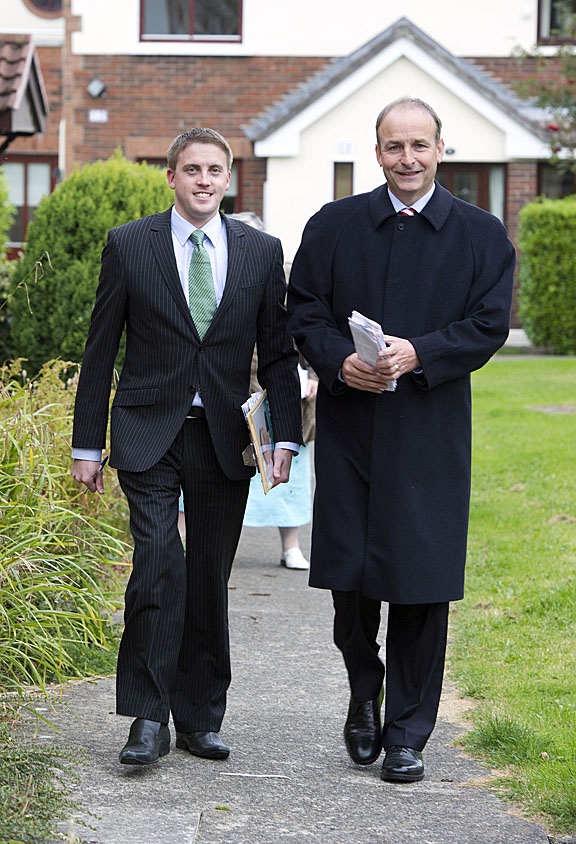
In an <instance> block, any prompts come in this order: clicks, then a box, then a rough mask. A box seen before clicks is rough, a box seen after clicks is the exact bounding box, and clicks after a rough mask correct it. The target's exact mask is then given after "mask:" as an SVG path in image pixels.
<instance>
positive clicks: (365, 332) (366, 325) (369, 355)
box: [348, 311, 396, 392]
mask: <svg viewBox="0 0 576 844" xmlns="http://www.w3.org/2000/svg"><path fill="white" fill-rule="evenodd" d="M348 325H349V326H350V331H351V332H352V339H353V340H354V345H355V347H356V354H357V355H358V357H359V358H360V359H361V360H363V361H365V362H366V363H369V364H370V365H371V366H376V364H377V362H378V352H379V351H381V350H382V349H385V348H386V346H387V345H388V344H387V343H386V340H385V339H384V333H383V331H382V326H381V325H380V323H378V322H374V320H373V319H368V317H365V316H363V315H362V314H361V313H359V312H358V311H352V316H349V317H348ZM395 389H396V381H387V382H386V390H387V391H389V392H393V391H394V390H395Z"/></svg>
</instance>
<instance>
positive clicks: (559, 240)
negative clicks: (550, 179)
mask: <svg viewBox="0 0 576 844" xmlns="http://www.w3.org/2000/svg"><path fill="white" fill-rule="evenodd" d="M518 245H519V249H520V274H519V280H520V286H519V294H518V306H519V315H520V318H521V319H522V323H523V325H524V329H525V331H526V333H527V335H528V337H529V338H530V340H531V341H532V343H533V344H534V345H535V346H540V347H545V348H549V349H550V350H551V351H553V352H555V353H556V354H561V355H573V354H576V196H569V197H566V198H565V199H556V200H552V199H537V200H536V201H535V202H531V203H530V204H529V205H525V206H524V208H523V209H522V210H521V212H520V218H519V242H518Z"/></svg>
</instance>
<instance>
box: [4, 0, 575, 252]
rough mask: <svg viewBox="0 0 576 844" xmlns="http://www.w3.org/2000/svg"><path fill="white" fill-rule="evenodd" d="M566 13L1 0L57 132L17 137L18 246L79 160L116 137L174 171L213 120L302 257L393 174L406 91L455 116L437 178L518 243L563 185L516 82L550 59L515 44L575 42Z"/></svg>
mask: <svg viewBox="0 0 576 844" xmlns="http://www.w3.org/2000/svg"><path fill="white" fill-rule="evenodd" d="M404 5H406V8H407V9H408V13H407V15H404V14H403V13H402V12H403V7H404ZM571 5H572V6H573V7H576V3H572V4H571ZM565 7H566V4H565V3H564V2H562V3H561V2H559V0H509V2H507V3H505V4H503V3H502V2H500V0H485V2H484V3H483V4H464V3H461V2H457V0H448V2H447V3H445V4H444V5H443V6H442V8H441V9H438V7H435V6H433V5H431V4H430V3H426V2H423V1H422V0H413V2H411V3H410V4H402V3H400V4H384V3H379V2H377V0H356V2H355V3H354V4H353V15H351V12H350V4H349V3H345V2H344V0H332V2H330V3H328V2H327V0H291V2H290V4H289V5H288V6H287V5H286V4H284V3H282V4H281V3H280V2H279V0H121V2H118V0H98V2H97V3H96V2H94V0H3V3H2V10H1V11H0V31H1V32H2V33H4V35H5V36H7V35H10V34H14V35H22V34H29V35H31V36H32V38H33V41H34V43H35V45H36V50H37V55H38V58H39V61H40V66H41V69H42V74H43V79H44V86H45V90H46V93H47V98H48V102H49V105H50V113H49V114H48V118H47V124H46V130H45V132H44V133H43V134H41V135H36V136H34V137H30V138H19V139H16V140H15V141H14V142H13V143H12V144H11V145H10V147H9V148H8V150H7V151H6V153H5V155H4V161H3V162H2V163H3V164H4V169H5V172H6V173H7V175H8V178H9V182H10V186H11V191H12V198H13V200H14V201H15V202H16V204H18V205H19V206H20V205H21V206H23V213H22V214H20V215H19V219H20V220H21V221H24V222H22V223H21V224H20V229H19V230H16V229H15V230H14V231H13V233H12V243H13V244H14V245H17V244H19V243H21V241H22V240H23V239H24V237H25V221H27V220H29V219H30V218H31V216H32V214H33V212H34V207H35V205H37V203H38V201H39V198H40V197H41V196H42V195H43V193H46V192H48V191H49V190H51V189H53V187H54V185H55V184H56V183H57V181H58V180H59V179H61V178H63V177H64V176H65V175H66V174H67V173H69V172H70V171H71V170H72V169H73V168H74V167H75V166H81V165H82V164H85V163H87V162H90V161H94V160H96V159H99V158H107V157H109V156H110V155H111V154H112V153H113V152H114V150H115V149H116V148H117V147H121V148H122V149H123V151H124V154H125V155H126V156H127V157H128V158H131V159H134V160H147V161H149V162H150V163H156V164H159V165H163V164H164V162H165V155H166V149H167V147H168V145H169V143H170V141H171V140H172V139H173V138H174V137H175V136H176V135H177V134H179V133H180V132H182V131H184V130H186V129H187V128H189V127H190V126H194V125H196V126H198V125H205V126H212V127H213V128H216V129H218V130H219V131H220V132H221V133H222V134H223V135H225V136H226V138H227V139H228V140H229V141H230V143H231V146H232V149H233V151H234V156H235V166H234V174H233V181H232V186H231V191H230V193H229V196H228V197H227V199H226V202H227V206H226V208H227V210H234V211H239V210H245V211H253V212H255V213H257V214H258V215H259V216H261V217H263V219H264V222H265V226H266V228H267V229H268V230H269V231H270V232H272V233H274V234H276V235H278V236H279V237H281V239H282V241H283V244H284V248H285V252H286V257H287V259H288V260H290V259H291V258H292V257H293V255H294V252H295V250H296V249H297V246H298V243H299V239H300V235H301V231H302V228H303V226H304V224H305V222H306V220H307V219H308V217H309V216H310V215H311V214H312V213H314V211H316V210H317V209H318V208H319V207H320V206H321V205H323V204H324V203H325V202H328V201H330V200H332V199H334V198H338V197H339V196H343V195H346V194H347V193H358V192H362V191H366V190H371V189H372V188H373V187H374V186H376V185H377V184H379V183H380V182H381V180H382V174H381V172H380V170H379V169H378V166H377V163H376V159H375V155H374V142H375V136H374V121H375V117H376V115H377V113H378V112H379V110H380V109H381V107H382V106H383V105H385V104H386V103H387V102H389V101H391V100H393V99H395V98H396V97H399V96H403V95H408V96H416V97H420V98H422V99H425V100H427V101H429V102H430V103H431V104H432V105H433V106H434V107H435V108H436V110H437V111H438V113H439V114H440V117H441V118H442V120H443V124H444V139H445V142H446V148H447V155H446V158H445V162H444V163H443V164H442V165H441V167H440V168H439V179H440V181H441V182H442V183H443V184H445V185H446V186H447V187H448V188H449V189H450V190H452V191H453V192H454V193H455V194H457V195H458V196H461V197H462V198H464V199H467V200H468V201H470V202H474V203H476V204H478V205H481V206H482V207H484V208H486V209H488V210H490V211H492V212H493V213H495V214H497V215H498V216H499V217H500V218H501V219H502V220H503V221H504V223H505V224H506V225H507V227H508V229H509V232H510V234H511V236H512V237H513V238H514V237H515V235H516V230H517V218H518V211H519V210H520V208H521V207H522V206H523V205H524V204H525V203H526V202H529V201H530V200H532V199H533V198H534V197H535V196H536V195H537V194H538V193H540V192H543V191H545V192H547V193H548V194H551V195H555V194H558V193H559V192H561V191H562V190H565V189H566V187H565V186H564V187H563V186H562V185H561V184H560V183H559V182H558V179H557V177H556V175H555V173H554V171H552V170H551V168H550V167H549V165H548V164H547V159H548V155H549V152H548V145H547V137H546V131H545V129H544V128H543V123H542V115H540V114H538V113H536V112H535V111H534V110H533V109H531V108H529V107H528V106H527V104H526V102H524V101H521V100H519V99H518V98H517V97H516V95H515V94H514V92H513V88H512V85H513V84H514V82H516V81H518V80H519V79H522V78H524V77H526V76H527V75H531V74H532V73H533V72H534V70H535V64H534V61H533V60H531V59H526V58H521V57H519V56H518V55H516V53H517V51H519V50H530V49H532V48H533V47H534V45H535V44H536V43H537V42H539V43H541V44H544V45H548V44H549V45H550V46H549V47H546V46H545V47H544V50H545V51H546V49H548V50H549V51H550V52H552V51H553V49H554V46H553V45H554V42H557V41H558V40H559V39H562V38H564V37H565V36H566V34H567V32H568V28H567V24H566V23H565V21H564V19H563V18H562V14H561V13H562V10H564V9H565ZM548 72H549V73H551V74H553V73H554V61H553V60H552V59H551V62H550V68H549V71H548ZM38 164H42V165H44V167H42V168H40V169H39V168H38V167H35V165H38Z"/></svg>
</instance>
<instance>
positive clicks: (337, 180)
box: [334, 161, 354, 199]
mask: <svg viewBox="0 0 576 844" xmlns="http://www.w3.org/2000/svg"><path fill="white" fill-rule="evenodd" d="M353 193H354V164H353V163H352V162H351V161H335V162H334V199H342V197H343V196H352V194H353Z"/></svg>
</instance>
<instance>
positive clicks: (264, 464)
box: [242, 390, 274, 495]
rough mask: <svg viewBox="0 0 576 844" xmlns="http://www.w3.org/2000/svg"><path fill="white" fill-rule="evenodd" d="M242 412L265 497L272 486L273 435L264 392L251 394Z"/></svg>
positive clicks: (266, 396) (266, 397)
mask: <svg viewBox="0 0 576 844" xmlns="http://www.w3.org/2000/svg"><path fill="white" fill-rule="evenodd" d="M242 410H243V412H244V418H245V419H246V423H247V425H248V430H249V431H250V439H251V441H252V446H253V448H254V456H255V458H256V466H257V467H258V471H259V472H260V477H261V479H262V487H263V489H264V495H266V493H267V492H268V491H269V490H270V489H272V486H273V484H274V434H273V433H272V419H271V417H270V406H269V404H268V395H267V393H266V390H264V391H261V392H258V393H252V395H251V396H250V398H249V399H247V400H246V401H245V402H244V404H243V405H242Z"/></svg>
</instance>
